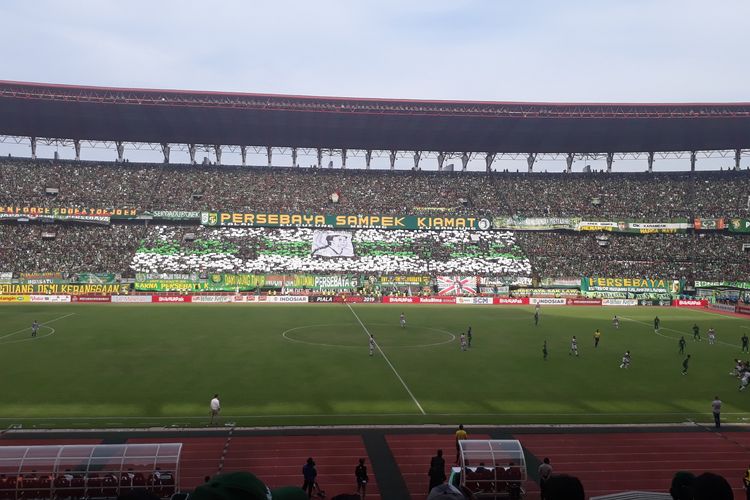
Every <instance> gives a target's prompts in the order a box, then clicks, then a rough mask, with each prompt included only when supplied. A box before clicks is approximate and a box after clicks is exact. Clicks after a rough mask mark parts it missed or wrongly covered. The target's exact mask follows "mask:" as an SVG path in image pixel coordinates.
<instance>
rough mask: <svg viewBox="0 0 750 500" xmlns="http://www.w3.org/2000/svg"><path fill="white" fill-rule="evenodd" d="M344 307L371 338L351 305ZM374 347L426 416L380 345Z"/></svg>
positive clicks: (369, 336)
mask: <svg viewBox="0 0 750 500" xmlns="http://www.w3.org/2000/svg"><path fill="white" fill-rule="evenodd" d="M346 306H347V307H348V308H349V310H350V311H351V312H352V314H353V315H354V317H355V318H357V321H358V322H359V324H360V326H362V329H363V330H364V331H365V333H366V334H367V337H368V338H372V333H370V331H369V330H368V329H367V327H366V326H365V324H364V323H362V320H361V319H359V316H357V313H356V312H354V309H352V306H351V304H349V303H348V302H347V303H346ZM375 347H377V348H378V352H380V355H381V356H383V359H384V360H385V362H386V363H388V366H390V367H391V370H393V373H394V375H396V378H397V379H398V380H399V382H401V385H403V386H404V389H406V392H407V393H408V394H409V396H411V399H412V401H414V404H415V405H417V408H419V411H420V412H421V413H422V415H427V412H425V411H424V408H422V405H421V404H419V401H417V398H416V397H414V394H413V393H412V392H411V389H409V386H408V385H406V382H404V379H403V378H401V375H399V374H398V372H397V371H396V367H394V366H393V363H391V360H390V359H388V356H386V355H385V353H384V352H383V349H381V348H380V344H378V343H377V341H376V342H375Z"/></svg>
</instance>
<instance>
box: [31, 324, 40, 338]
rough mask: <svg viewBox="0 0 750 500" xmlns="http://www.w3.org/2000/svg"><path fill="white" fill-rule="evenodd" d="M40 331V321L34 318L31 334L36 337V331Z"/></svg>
mask: <svg viewBox="0 0 750 500" xmlns="http://www.w3.org/2000/svg"><path fill="white" fill-rule="evenodd" d="M38 331H39V322H38V321H37V320H34V322H33V323H32V324H31V336H32V337H36V333H37V332H38Z"/></svg>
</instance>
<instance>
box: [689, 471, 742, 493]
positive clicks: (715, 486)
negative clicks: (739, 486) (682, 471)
mask: <svg viewBox="0 0 750 500" xmlns="http://www.w3.org/2000/svg"><path fill="white" fill-rule="evenodd" d="M693 498H694V500H733V499H734V493H733V492H732V487H731V486H729V483H728V482H727V480H726V479H724V477H722V476H720V475H718V474H713V473H711V472H704V473H703V474H701V475H700V476H698V477H696V478H695V481H693Z"/></svg>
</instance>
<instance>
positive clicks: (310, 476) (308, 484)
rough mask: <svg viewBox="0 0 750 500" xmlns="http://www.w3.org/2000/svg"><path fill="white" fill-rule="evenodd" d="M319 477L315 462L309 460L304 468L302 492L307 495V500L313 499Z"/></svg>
mask: <svg viewBox="0 0 750 500" xmlns="http://www.w3.org/2000/svg"><path fill="white" fill-rule="evenodd" d="M317 477H318V471H317V469H316V468H315V461H314V460H313V459H312V457H310V458H308V459H307V462H306V463H305V465H303V466H302V490H304V492H305V493H307V498H312V492H313V488H314V487H315V481H316V478H317Z"/></svg>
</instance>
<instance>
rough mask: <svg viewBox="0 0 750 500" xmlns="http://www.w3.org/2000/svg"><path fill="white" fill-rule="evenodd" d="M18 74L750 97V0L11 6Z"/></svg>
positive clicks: (511, 93) (243, 86) (0, 6)
mask: <svg viewBox="0 0 750 500" xmlns="http://www.w3.org/2000/svg"><path fill="white" fill-rule="evenodd" d="M0 18H1V19H2V20H3V23H2V24H3V29H2V30H0V41H2V43H3V46H4V47H6V50H5V51H4V53H3V63H2V73H0V78H2V79H6V80H20V81H36V82H54V83H70V84H86V85H103V86H122V87H152V88H176V89H198V90H220V91H242V92H263V93H266V92H267V93H281V94H284V93H289V94H306V95H335V96H361V97H392V98H422V99H462V100H463V99H466V100H491V101H557V102H581V101H584V102H588V101H611V102H665V101H666V102H669V101H677V102H691V101H701V102H703V101H750V97H749V96H748V88H749V87H748V82H750V64H748V62H749V61H748V59H750V40H749V39H748V34H747V30H746V29H745V28H743V23H744V20H746V19H748V18H750V2H748V1H747V0H715V1H711V2H706V1H698V0H651V1H647V0H618V1H614V0H590V1H587V0H569V1H566V2H561V1H552V0H539V1H534V0H525V1H519V0H515V1H504V0H486V1H480V0H408V1H407V0H359V1H358V0H340V1H333V0H318V1H315V2H301V1H292V0H275V1H274V2H251V1H240V0H236V1H231V0H227V1H212V2H206V1H204V2H197V1H188V0H165V1H158V0H151V1H149V2H146V1H141V0H127V1H114V0H111V1H107V0H66V1H55V2H53V1H45V0H34V1H28V0H4V1H3V2H2V3H0Z"/></svg>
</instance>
